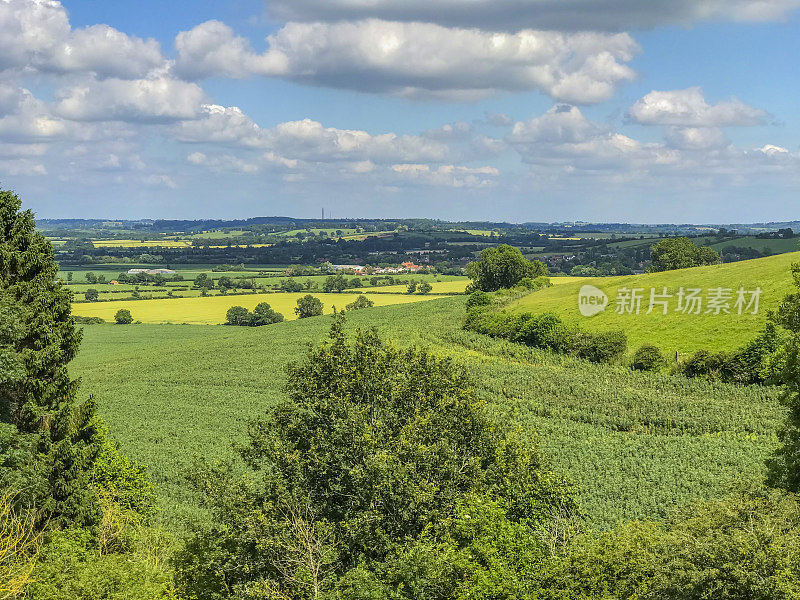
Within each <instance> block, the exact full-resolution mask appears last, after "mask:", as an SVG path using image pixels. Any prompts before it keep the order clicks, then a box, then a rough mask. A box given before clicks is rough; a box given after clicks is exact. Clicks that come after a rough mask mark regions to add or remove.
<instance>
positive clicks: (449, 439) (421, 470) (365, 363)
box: [183, 317, 575, 598]
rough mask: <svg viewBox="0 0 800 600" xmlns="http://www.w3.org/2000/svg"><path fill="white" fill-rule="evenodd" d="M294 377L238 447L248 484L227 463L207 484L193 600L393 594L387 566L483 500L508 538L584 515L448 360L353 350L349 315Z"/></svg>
mask: <svg viewBox="0 0 800 600" xmlns="http://www.w3.org/2000/svg"><path fill="white" fill-rule="evenodd" d="M288 375H289V383H288V389H287V391H288V396H289V397H288V398H287V399H286V400H284V401H283V402H280V403H278V404H277V405H276V406H275V407H274V408H272V409H270V410H269V411H268V413H267V414H266V415H265V417H264V418H262V419H260V420H258V421H256V422H254V423H252V424H251V426H250V430H249V438H250V439H249V442H248V443H247V444H246V445H245V446H244V447H242V448H240V449H239V456H240V458H241V460H242V462H243V463H244V465H245V466H246V467H248V468H249V469H250V473H249V474H247V475H245V476H244V477H242V476H241V475H239V474H237V473H238V472H240V468H239V467H237V466H235V465H232V464H228V465H222V466H217V467H208V466H207V467H205V468H203V469H201V472H200V474H199V476H198V477H197V482H198V485H199V486H200V488H201V489H202V490H203V492H204V493H205V499H206V502H207V505H208V506H209V508H210V509H211V510H212V513H213V515H214V519H215V523H216V525H215V526H214V527H213V529H212V530H211V531H209V532H208V533H207V534H205V535H201V536H199V537H198V538H195V540H194V541H193V542H192V543H191V544H190V545H189V549H188V551H187V554H186V556H185V557H184V567H183V569H184V570H183V575H184V577H185V580H186V582H187V588H188V589H189V590H190V592H191V593H190V594H189V595H190V596H191V595H192V594H195V595H197V597H202V598H217V597H222V595H223V594H224V593H225V592H224V590H225V589H226V587H227V589H228V590H231V591H232V593H233V594H234V595H235V596H236V597H237V598H256V597H261V596H258V595H257V594H258V593H261V592H259V590H271V591H272V593H274V594H275V597H278V596H280V595H285V596H288V597H292V598H310V597H314V596H316V595H318V593H320V592H321V591H324V590H330V589H332V588H334V587H335V586H337V585H342V586H345V587H347V586H348V585H350V584H351V583H352V580H353V579H354V578H355V579H356V580H358V579H359V578H363V577H368V578H370V579H371V580H372V581H373V582H376V581H377V582H380V581H384V583H386V581H385V580H386V578H387V577H389V576H388V574H386V573H384V572H383V570H382V568H381V567H379V566H376V565H378V564H379V563H384V561H389V562H392V561H400V562H403V561H405V560H406V559H407V558H408V557H407V553H408V552H412V553H413V552H415V551H416V550H418V549H420V548H422V547H424V546H426V545H428V544H431V543H433V544H436V543H438V540H443V539H445V538H448V539H449V536H450V532H451V527H455V525H454V524H451V520H452V519H456V520H458V519H461V520H462V521H463V519H465V518H469V517H465V516H464V515H465V514H467V511H468V510H469V509H468V508H465V507H468V506H474V505H475V503H476V502H480V503H483V504H484V505H485V506H484V508H482V509H481V511H483V510H486V511H489V514H491V515H493V516H491V517H490V516H488V515H487V517H486V518H487V519H489V520H490V521H492V520H493V522H494V523H495V524H494V525H493V526H494V527H499V528H501V529H502V528H504V527H510V528H512V529H513V528H515V527H523V526H524V527H525V528H531V527H535V526H536V525H537V524H543V523H546V522H547V521H548V519H549V518H550V517H551V516H552V515H553V514H554V513H559V514H567V515H568V514H572V513H574V511H575V506H574V504H573V502H572V499H571V496H570V494H569V489H568V487H567V486H566V485H565V484H564V483H563V482H562V481H561V480H560V479H559V478H558V477H557V476H556V475H554V474H553V473H552V472H551V471H550V470H549V469H548V468H547V467H546V466H545V465H544V464H543V462H542V459H541V457H540V455H539V453H538V451H537V449H536V446H535V444H534V443H533V440H531V439H530V438H529V437H528V436H527V435H525V434H524V433H523V432H522V431H520V430H517V429H512V428H509V427H506V426H504V425H503V424H501V423H497V422H495V421H493V419H492V418H491V417H490V414H489V412H488V410H487V409H486V407H485V406H484V404H483V403H482V402H481V401H480V400H479V399H478V398H477V396H476V395H475V393H474V391H473V388H472V387H471V385H470V383H469V381H468V379H467V377H466V375H465V374H464V372H463V371H462V370H461V369H460V368H458V367H456V366H455V365H454V364H453V363H452V362H451V361H449V360H447V359H441V358H437V357H436V356H434V355H432V354H430V353H428V352H427V351H425V350H420V349H417V348H411V349H397V348H395V347H393V346H391V345H388V344H386V343H384V342H383V341H382V340H381V339H380V338H379V337H378V335H377V334H376V332H374V331H366V332H364V331H359V332H357V333H356V334H355V336H354V337H352V338H350V337H348V336H347V335H346V334H345V332H344V321H343V318H341V317H340V318H338V319H337V320H336V321H335V322H334V325H333V327H332V329H331V332H330V336H329V339H328V341H327V342H326V343H324V344H322V345H321V346H319V347H316V348H311V349H309V351H308V353H307V356H306V357H305V359H304V360H303V361H302V362H300V363H298V364H294V365H291V366H290V367H289V370H288ZM475 514H476V517H477V514H478V513H475ZM526 531H527V530H526ZM534 538H535V536H534V535H533V534H530V535H528V537H527V538H526V539H527V540H528V541H531V540H533V539H534ZM536 539H538V538H536ZM537 543H539V544H540V542H537ZM420 544H422V546H420ZM457 546H459V544H457ZM459 547H460V546H459ZM537 547H538V546H537ZM365 573H366V574H365ZM389 579H391V578H389ZM229 593H230V592H229ZM215 594H220V595H219V596H217V595H215ZM192 597H194V596H192Z"/></svg>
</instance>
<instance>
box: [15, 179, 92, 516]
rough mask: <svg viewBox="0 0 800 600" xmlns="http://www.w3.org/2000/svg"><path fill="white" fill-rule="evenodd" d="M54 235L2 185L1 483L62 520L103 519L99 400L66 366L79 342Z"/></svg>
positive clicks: (69, 294) (44, 512)
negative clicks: (93, 473)
mask: <svg viewBox="0 0 800 600" xmlns="http://www.w3.org/2000/svg"><path fill="white" fill-rule="evenodd" d="M57 274H58V264H57V263H56V261H55V257H54V255H53V249H52V246H51V244H50V242H49V241H48V240H47V239H46V238H45V237H44V236H43V235H42V234H41V233H40V232H38V231H36V223H35V221H34V217H33V214H32V213H31V211H29V210H28V211H22V210H21V201H20V199H19V198H18V197H17V196H16V195H15V194H14V193H12V192H9V191H0V314H2V316H3V317H4V318H3V322H4V325H3V326H0V382H2V385H0V421H2V422H3V423H4V424H5V427H4V429H3V435H2V440H1V441H0V444H2V449H0V460H2V464H0V480H1V481H2V483H3V484H4V485H5V486H7V487H12V488H15V491H16V492H18V493H19V494H20V496H19V498H20V501H22V502H25V503H28V504H30V505H32V506H35V507H36V508H37V509H39V510H41V511H42V514H43V516H44V517H45V518H47V519H50V520H51V521H56V522H62V521H63V522H69V523H72V524H90V523H92V522H94V521H95V520H96V519H97V515H98V509H97V503H96V500H95V496H94V494H93V492H92V491H91V490H90V489H89V485H88V482H89V479H88V477H89V469H90V468H91V465H92V463H93V461H94V458H95V456H96V453H97V448H96V444H95V443H94V438H95V435H96V431H95V428H94V425H93V417H94V404H93V402H92V401H91V400H89V401H86V402H79V401H78V399H77V397H76V396H77V391H78V381H77V380H73V379H71V378H70V376H69V372H68V369H67V365H68V363H69V362H70V361H71V360H72V359H73V358H74V357H75V354H76V352H77V350H78V346H79V345H80V340H81V332H80V331H79V330H78V329H76V327H75V325H74V322H73V320H72V317H71V316H70V301H71V293H70V292H69V290H67V289H66V288H64V287H63V286H62V285H61V283H60V282H58V281H57Z"/></svg>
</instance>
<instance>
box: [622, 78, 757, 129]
mask: <svg viewBox="0 0 800 600" xmlns="http://www.w3.org/2000/svg"><path fill="white" fill-rule="evenodd" d="M628 114H629V115H630V117H631V119H633V120H634V121H636V122H637V123H641V124H642V125H674V126H678V127H721V126H725V125H759V124H762V123H763V122H764V121H765V119H766V118H767V113H766V112H765V111H763V110H761V109H759V108H754V107H752V106H749V105H747V104H744V103H743V102H740V101H739V100H737V99H735V98H733V99H731V100H725V101H722V102H719V103H717V104H708V102H706V99H705V97H704V95H703V90H702V89H700V88H699V87H691V88H687V89H685V90H671V91H652V92H650V93H649V94H647V95H646V96H644V97H643V98H640V99H639V100H637V101H636V103H634V105H633V106H631V107H630V109H629V111H628Z"/></svg>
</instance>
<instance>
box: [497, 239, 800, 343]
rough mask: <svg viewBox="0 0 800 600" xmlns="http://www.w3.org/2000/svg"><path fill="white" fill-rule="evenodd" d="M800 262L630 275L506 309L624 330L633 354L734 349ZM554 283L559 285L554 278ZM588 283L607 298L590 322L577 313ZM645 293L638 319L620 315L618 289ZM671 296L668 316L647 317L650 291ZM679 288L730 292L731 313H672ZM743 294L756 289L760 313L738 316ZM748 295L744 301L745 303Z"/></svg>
mask: <svg viewBox="0 0 800 600" xmlns="http://www.w3.org/2000/svg"><path fill="white" fill-rule="evenodd" d="M798 261H800V252H794V253H787V254H779V255H777V256H770V257H767V258H761V259H757V260H749V261H741V262H737V263H727V264H722V265H711V266H707V267H696V268H692V269H682V270H677V271H666V272H663V273H651V274H645V275H628V276H623V277H603V278H594V279H590V278H587V279H583V280H581V281H579V282H573V283H568V284H564V285H560V286H555V287H551V288H548V289H544V290H541V291H539V292H536V293H533V294H530V295H528V296H526V297H524V298H522V299H520V300H517V301H515V302H513V303H512V304H511V305H509V310H512V311H515V312H524V311H529V312H534V313H542V312H554V313H556V314H558V315H560V316H561V317H562V318H564V320H565V321H567V322H569V323H573V324H574V323H577V324H579V325H580V326H581V327H583V328H585V329H587V330H590V331H607V330H622V331H624V332H625V333H626V334H627V335H628V340H629V348H630V349H631V350H633V349H635V348H637V347H639V346H640V345H642V344H645V343H649V344H655V345H656V346H659V347H660V348H661V349H662V350H664V351H667V352H676V351H677V352H680V353H689V352H694V351H695V350H700V349H706V350H715V351H719V350H732V349H735V348H737V347H739V346H741V345H742V344H744V343H746V342H747V341H749V340H750V339H752V338H753V337H755V336H756V335H757V333H758V331H759V330H760V329H761V328H762V327H763V326H764V324H765V323H766V320H767V314H768V311H769V310H772V309H775V308H776V306H777V305H778V303H779V302H780V301H781V300H782V299H783V297H784V295H786V294H787V293H788V292H789V291H791V289H792V277H791V273H790V272H789V269H790V266H791V264H792V263H795V262H798ZM553 281H557V280H556V279H553ZM585 284H591V285H594V286H596V287H597V288H599V289H601V290H603V291H604V292H605V293H606V294H607V295H608V298H609V304H608V307H607V308H606V310H605V311H604V312H602V313H600V314H598V315H595V316H593V317H590V318H586V317H583V316H581V314H580V313H579V311H578V292H579V290H580V288H581V286H582V285H585ZM623 287H626V288H629V289H634V288H638V289H641V290H643V291H642V292H641V293H642V296H643V298H642V302H641V311H640V313H639V314H635V313H632V314H628V313H624V314H618V313H617V312H616V309H617V303H616V299H617V296H618V292H619V290H620V288H623ZM664 287H667V288H668V290H667V291H668V293H672V294H673V297H672V298H670V299H667V300H668V302H669V307H668V314H666V315H664V314H663V306H662V305H656V306H655V309H654V310H653V312H652V313H651V314H646V313H647V311H648V309H649V301H650V290H651V288H653V289H655V290H656V294H661V293H662V292H663V288H664ZM680 287H684V288H687V289H688V288H702V289H703V293H704V295H705V296H706V298H704V302H706V301H707V298H708V296H709V293H708V290H709V288H718V287H722V288H727V289H730V290H732V291H733V298H732V299H731V301H730V303H729V309H730V314H724V313H721V314H713V313H712V314H705V310H706V307H707V304H705V303H704V305H703V308H702V309H701V311H702V312H701V314H699V315H695V314H684V313H682V312H679V311H677V310H675V309H676V308H677V298H676V297H675V296H674V294H676V293H677V292H678V290H679V288H680ZM740 287H743V288H744V289H745V290H746V291H751V290H755V289H756V288H758V287H760V288H761V289H762V295H761V297H760V306H759V310H758V314H750V313H749V312H746V311H745V312H744V314H741V315H739V314H738V311H737V310H736V309H735V301H736V293H737V290H738V289H739V288H740ZM749 299H750V296H749V295H748V296H747V300H748V301H749Z"/></svg>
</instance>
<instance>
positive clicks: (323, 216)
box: [322, 208, 325, 221]
mask: <svg viewBox="0 0 800 600" xmlns="http://www.w3.org/2000/svg"><path fill="white" fill-rule="evenodd" d="M322 220H323V221H324V220H325V209H324V208H323V209H322Z"/></svg>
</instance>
